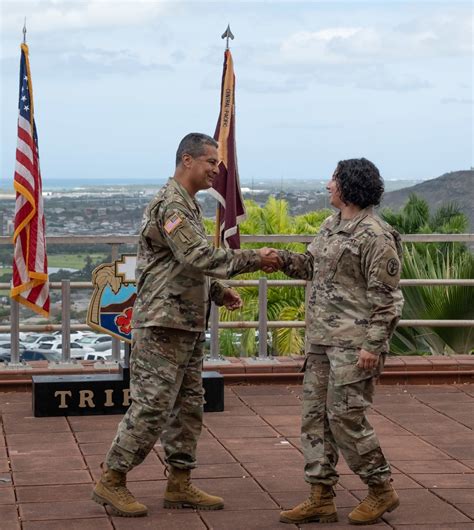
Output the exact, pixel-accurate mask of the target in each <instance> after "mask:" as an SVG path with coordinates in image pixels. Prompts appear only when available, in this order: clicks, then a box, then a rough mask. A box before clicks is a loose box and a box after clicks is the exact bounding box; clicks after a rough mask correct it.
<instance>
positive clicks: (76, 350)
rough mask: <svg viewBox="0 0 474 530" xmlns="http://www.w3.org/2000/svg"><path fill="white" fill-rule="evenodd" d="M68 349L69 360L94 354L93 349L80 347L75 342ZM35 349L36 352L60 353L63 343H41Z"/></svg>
mask: <svg viewBox="0 0 474 530" xmlns="http://www.w3.org/2000/svg"><path fill="white" fill-rule="evenodd" d="M69 347H70V352H71V359H83V358H84V356H85V355H87V354H88V353H95V350H94V349H93V348H88V347H87V346H82V345H81V344H78V343H77V342H70V343H69ZM35 349H36V350H38V351H42V350H44V351H56V352H59V353H61V352H62V350H63V343H62V341H59V340H57V341H54V342H41V343H40V344H39V345H38V346H37V347H36V348H35Z"/></svg>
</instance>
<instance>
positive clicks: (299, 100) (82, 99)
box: [0, 0, 473, 188]
mask: <svg viewBox="0 0 474 530" xmlns="http://www.w3.org/2000/svg"><path fill="white" fill-rule="evenodd" d="M25 15H26V16H27V26H28V34H27V42H28V45H29V47H30V61H31V68H32V76H33V88H34V98H35V116H36V123H37V127H38V132H39V140H40V153H41V168H42V174H43V181H44V182H45V183H47V182H48V181H49V180H52V179H67V178H71V179H77V178H90V179H97V178H116V179H117V181H119V180H120V179H125V178H126V179H128V180H130V179H132V178H133V179H135V181H136V182H137V183H139V182H140V180H141V179H143V180H145V179H146V180H148V181H149V180H150V179H153V178H157V179H160V180H161V179H163V178H165V177H167V176H169V175H171V174H172V172H173V169H174V168H173V165H174V154H175V151H176V147H177V144H178V142H179V140H180V139H181V137H182V136H184V135H185V134H186V133H188V132H191V131H202V132H207V133H209V134H212V133H213V132H214V128H215V124H216V120H217V116H218V112H219V108H218V106H219V92H220V80H221V73H222V60H223V50H224V41H222V40H221V39H220V35H221V34H222V33H223V31H224V30H225V28H226V26H227V23H228V22H230V24H231V28H232V31H233V33H234V35H235V37H236V38H235V40H234V41H233V42H231V49H232V53H233V57H234V64H235V72H236V78H237V89H236V90H237V92H236V98H237V150H238V157H239V169H240V175H241V180H242V181H243V182H250V181H251V179H255V181H258V180H259V179H273V180H274V181H276V182H281V181H282V182H284V181H285V180H286V179H291V178H298V179H301V178H304V179H309V178H315V179H324V178H327V177H328V176H330V175H331V173H332V171H333V169H334V167H335V165H336V163H337V161H338V160H341V159H344V158H352V157H360V156H365V157H367V158H369V159H371V160H372V161H373V162H375V163H376V164H377V165H378V167H379V168H380V170H381V173H382V175H383V176H384V177H385V178H387V179H392V178H409V179H413V178H416V179H418V178H419V179H422V178H433V177H436V176H439V175H441V174H442V173H445V172H447V171H454V170H459V169H467V168H469V167H470V166H472V165H473V161H472V150H473V76H472V74H473V63H472V60H473V49H472V31H473V30H472V27H473V15H472V7H471V4H470V3H469V2H453V1H445V2H442V1H437V2H425V1H410V2H405V1H394V2H385V1H382V0H379V1H368V2H367V1H366V2H358V1H351V2H339V1H332V2H319V1H312V2H296V1H267V2H248V1H235V0H234V1H233V2H227V1H224V0H221V1H219V2H197V1H194V2H181V1H174V2H154V1H146V0H135V1H133V2H120V1H116V0H114V1H113V2H112V1H109V0H86V1H73V0H41V1H35V2H27V1H22V0H16V1H15V2H8V1H4V0H3V1H2V3H1V20H2V22H1V37H0V39H1V40H0V42H1V50H0V65H1V116H2V119H1V144H0V149H1V152H0V171H1V174H0V187H2V188H5V187H8V182H12V179H13V169H14V157H15V146H16V120H17V98H18V69H19V44H20V41H21V38H22V33H21V29H22V26H23V17H24V16H25Z"/></svg>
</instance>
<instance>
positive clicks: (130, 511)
mask: <svg viewBox="0 0 474 530" xmlns="http://www.w3.org/2000/svg"><path fill="white" fill-rule="evenodd" d="M101 467H102V466H101ZM126 477H127V475H126V474H125V473H121V472H120V471H115V470H114V469H110V468H107V467H105V470H104V467H102V476H101V477H100V479H99V482H97V484H96V486H95V488H94V491H93V492H92V500H94V501H95V502H97V503H99V504H102V505H103V506H105V505H106V504H107V505H109V506H110V507H111V508H112V511H113V512H114V513H116V514H117V515H121V516H122V517H140V516H142V515H146V514H147V513H148V508H147V507H146V506H145V505H144V504H140V503H139V502H137V500H136V499H135V497H134V496H133V495H132V494H131V493H130V491H129V490H128V488H127V486H126Z"/></svg>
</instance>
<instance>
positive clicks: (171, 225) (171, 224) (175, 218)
mask: <svg viewBox="0 0 474 530" xmlns="http://www.w3.org/2000/svg"><path fill="white" fill-rule="evenodd" d="M182 222H183V220H182V219H181V217H180V216H179V215H178V214H176V213H175V214H173V215H172V216H171V217H170V218H169V219H168V220H167V221H166V223H165V230H166V232H167V233H168V234H171V232H172V231H173V230H174V229H175V228H176V227H177V226H179V225H180V224H181V223H182Z"/></svg>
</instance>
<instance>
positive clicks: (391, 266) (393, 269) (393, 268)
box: [387, 258, 400, 276]
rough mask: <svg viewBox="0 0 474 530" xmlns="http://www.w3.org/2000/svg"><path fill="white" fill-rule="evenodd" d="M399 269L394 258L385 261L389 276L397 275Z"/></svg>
mask: <svg viewBox="0 0 474 530" xmlns="http://www.w3.org/2000/svg"><path fill="white" fill-rule="evenodd" d="M399 268H400V264H399V263H398V260H397V259H396V258H390V259H389V260H388V261H387V272H388V273H389V274H390V276H395V275H396V274H397V273H398V269H399Z"/></svg>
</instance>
